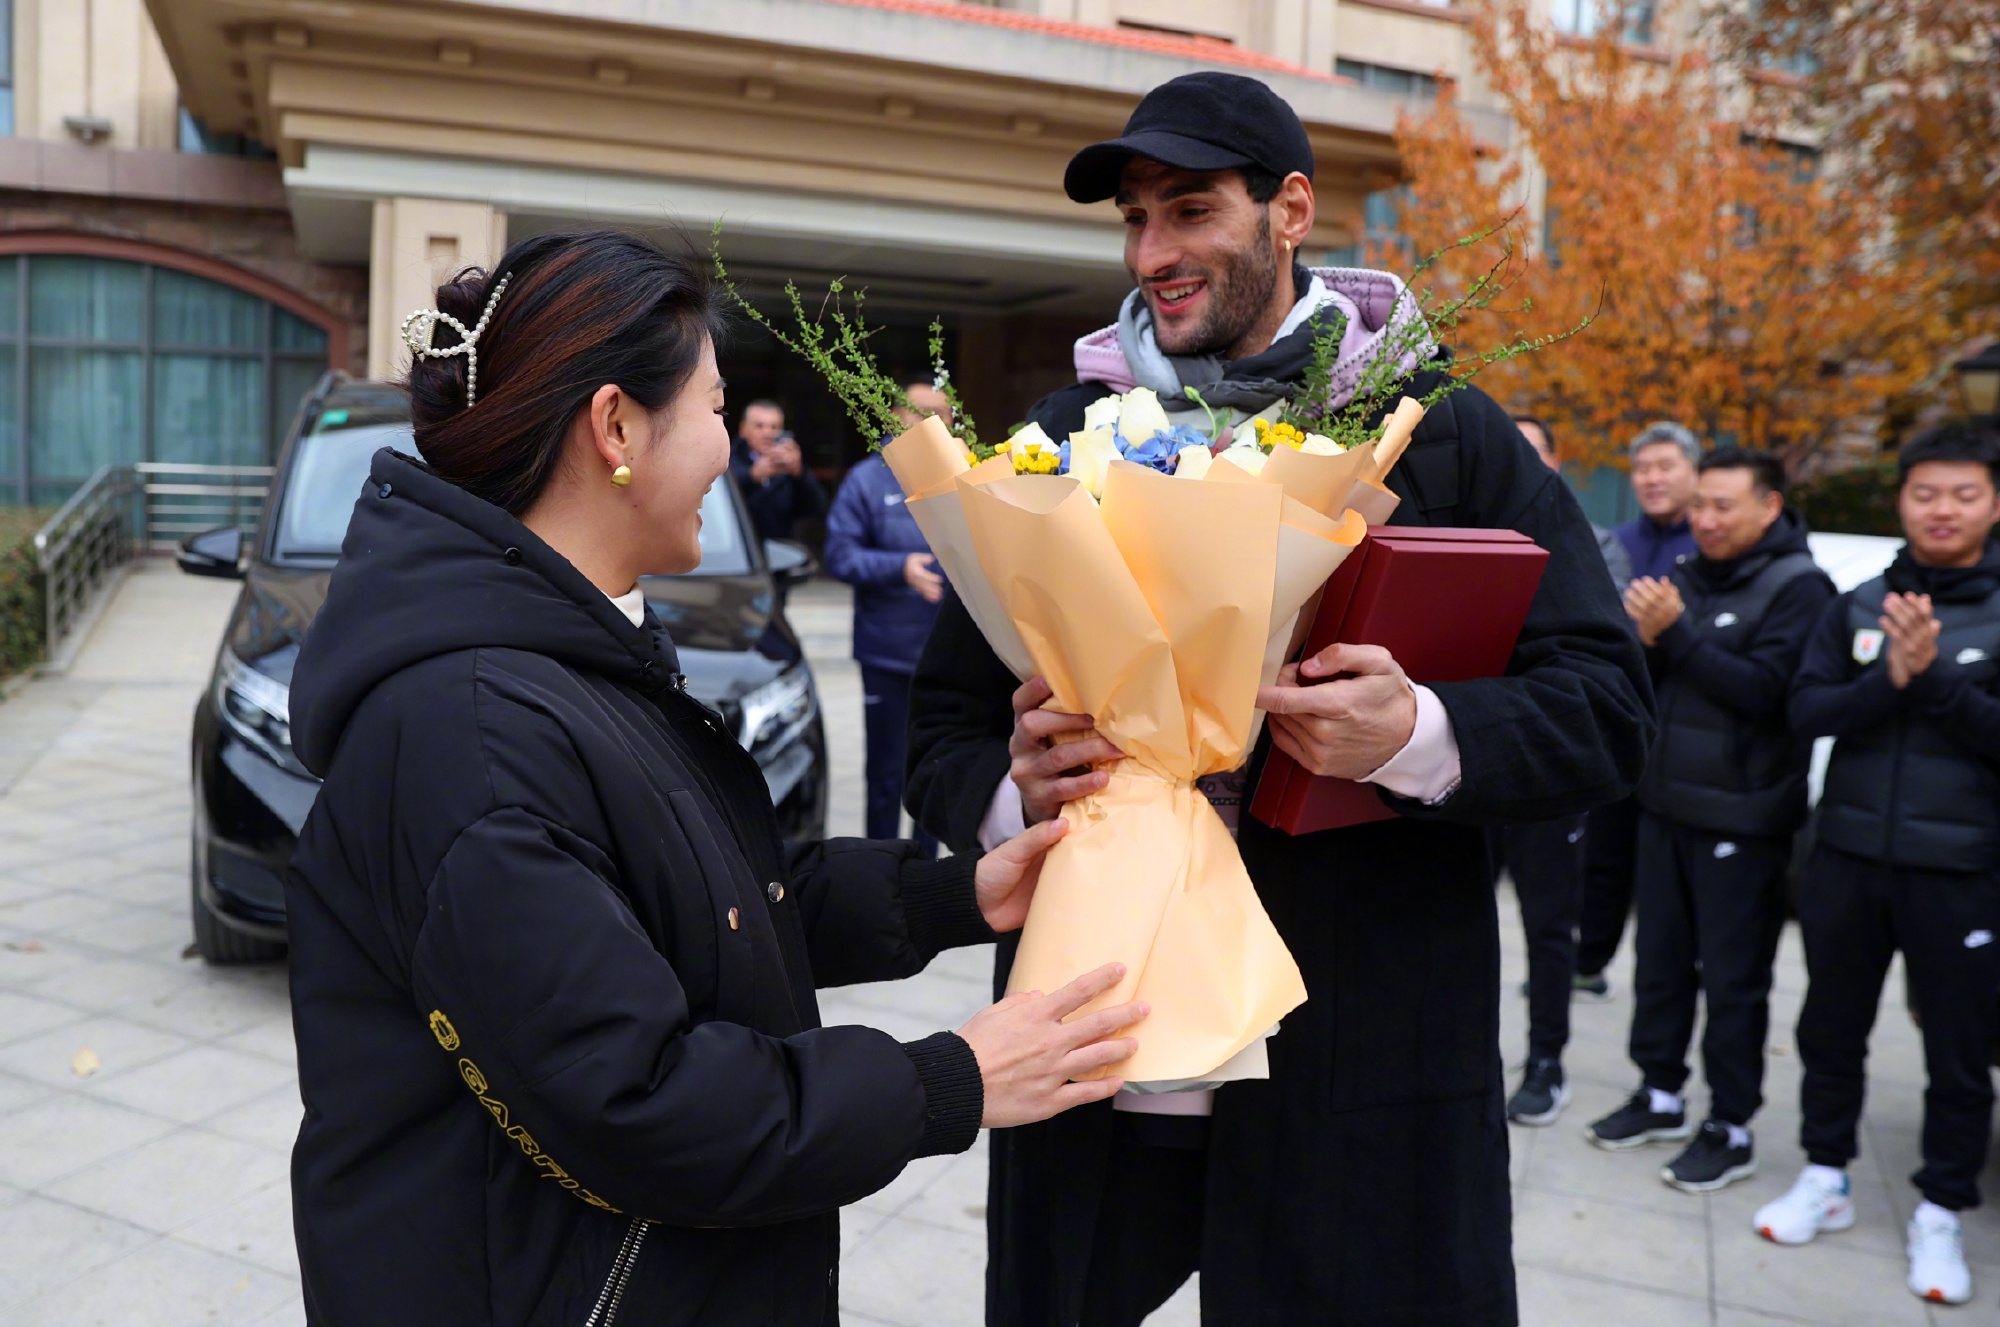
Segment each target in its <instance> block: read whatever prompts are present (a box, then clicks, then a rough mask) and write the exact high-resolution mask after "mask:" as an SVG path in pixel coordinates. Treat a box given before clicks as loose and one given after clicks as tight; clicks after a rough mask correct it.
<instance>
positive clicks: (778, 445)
mask: <svg viewBox="0 0 2000 1327" xmlns="http://www.w3.org/2000/svg"><path fill="white" fill-rule="evenodd" d="M769 455H770V456H771V458H772V461H773V463H774V464H776V466H777V467H778V469H779V470H781V471H783V472H784V473H786V474H788V475H796V474H797V473H799V471H801V470H803V469H804V468H805V454H804V453H803V452H801V451H800V450H799V444H798V443H797V442H796V441H795V440H793V439H791V438H780V439H778V440H777V442H775V443H773V444H772V446H771V450H770V453H769Z"/></svg>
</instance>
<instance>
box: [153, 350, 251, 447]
mask: <svg viewBox="0 0 2000 1327" xmlns="http://www.w3.org/2000/svg"><path fill="white" fill-rule="evenodd" d="M268 431H269V427H268V421H267V420H266V419H265V418H264V365H263V363H262V362H261V361H259V360H255V359H250V358H247V357H239V358H225V357H223V356H220V355H157V356H155V357H154V359H153V454H154V455H155V456H157V457H159V458H161V459H163V460H174V461H186V462H189V463H191V464H194V465H262V464H264V462H265V459H266V457H265V454H264V439H265V436H266V435H267V433H268Z"/></svg>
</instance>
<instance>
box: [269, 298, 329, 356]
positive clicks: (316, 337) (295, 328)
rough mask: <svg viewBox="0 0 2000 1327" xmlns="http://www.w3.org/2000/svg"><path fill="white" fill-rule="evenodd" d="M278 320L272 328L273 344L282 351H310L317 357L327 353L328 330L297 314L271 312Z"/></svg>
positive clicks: (279, 311)
mask: <svg viewBox="0 0 2000 1327" xmlns="http://www.w3.org/2000/svg"><path fill="white" fill-rule="evenodd" d="M271 316H272V317H273V318H274V319H276V322H275V324H274V325H273V326H272V328H271V344H273V345H275V346H276V347H277V348H278V349H280V350H302V351H309V352H310V353H312V354H315V355H324V354H325V353H326V329H325V328H323V327H314V326H313V325H312V324H311V323H309V322H307V321H306V320H305V319H303V318H301V317H299V316H298V315H297V314H295V313H287V312H286V311H285V310H283V309H273V310H271Z"/></svg>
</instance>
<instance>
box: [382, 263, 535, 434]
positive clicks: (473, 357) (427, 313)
mask: <svg viewBox="0 0 2000 1327" xmlns="http://www.w3.org/2000/svg"><path fill="white" fill-rule="evenodd" d="M513 279H514V274H513V273H512V272H509V273H508V274H507V275H506V276H503V277H501V278H500V280H499V283H498V284H497V285H495V286H494V287H493V293H492V294H491V295H488V296H487V297H486V308H485V309H484V310H483V311H481V313H480V315H479V321H478V322H477V323H475V324H474V325H473V327H472V330H471V331H467V330H466V329H465V324H464V323H462V322H460V321H459V320H458V319H456V318H454V317H452V316H451V315H450V314H448V313H441V312H439V311H438V310H436V309H418V310H417V311H416V312H415V313H413V314H411V315H410V316H409V317H407V318H405V319H403V344H404V345H406V346H408V347H409V348H410V353H411V354H412V355H415V356H417V357H418V358H419V359H450V358H451V357H452V356H453V355H463V356H465V408H466V409H467V410H470V409H471V408H472V401H473V397H474V394H475V392H477V390H478V387H479V349H478V347H479V335H480V333H482V332H484V331H485V330H486V324H487V322H488V320H490V319H491V318H492V317H493V306H494V305H496V304H498V303H499V302H500V296H501V295H503V294H504V293H506V290H507V283H508V282H509V281H512V280H513ZM439 323H450V324H451V325H452V326H453V327H455V328H457V329H458V336H459V342H458V344H457V345H455V346H446V347H444V348H443V349H442V350H440V349H439V348H437V347H436V346H433V345H432V344H431V338H432V337H433V336H435V335H436V334H437V325H438V324H439Z"/></svg>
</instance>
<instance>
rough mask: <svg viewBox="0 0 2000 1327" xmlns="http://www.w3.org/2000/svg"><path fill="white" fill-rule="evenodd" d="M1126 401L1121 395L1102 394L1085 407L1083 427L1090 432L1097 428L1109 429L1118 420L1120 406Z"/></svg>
mask: <svg viewBox="0 0 2000 1327" xmlns="http://www.w3.org/2000/svg"><path fill="white" fill-rule="evenodd" d="M1124 403H1125V398H1123V397H1121V396H1100V397H1098V398H1097V399H1096V400H1095V401H1092V402H1091V403H1090V404H1089V405H1087V406H1085V407H1084V408H1083V429H1084V432H1086V433H1090V432H1094V431H1095V430H1097V429H1108V428H1110V427H1111V426H1112V425H1114V424H1116V423H1117V422H1118V408H1119V407H1120V406H1121V405H1123V404H1124Z"/></svg>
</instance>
